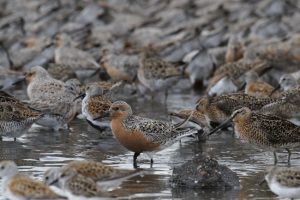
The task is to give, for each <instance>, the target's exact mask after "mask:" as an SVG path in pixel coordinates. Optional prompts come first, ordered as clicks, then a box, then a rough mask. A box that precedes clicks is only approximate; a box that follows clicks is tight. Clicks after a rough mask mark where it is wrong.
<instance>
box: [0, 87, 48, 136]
mask: <svg viewBox="0 0 300 200" xmlns="http://www.w3.org/2000/svg"><path fill="white" fill-rule="evenodd" d="M42 116H43V114H42V113H41V112H38V111H36V110H33V109H31V108H29V107H28V106H27V105H25V104H24V103H22V102H21V101H19V100H18V99H16V98H15V97H13V96H11V95H9V94H7V93H5V92H3V91H0V121H1V122H0V135H1V136H5V137H12V138H14V140H16V138H17V137H20V136H21V135H23V134H24V133H26V132H27V130H28V129H29V128H30V127H31V125H32V124H33V123H34V122H36V121H37V120H39V119H40V118H41V117H42Z"/></svg>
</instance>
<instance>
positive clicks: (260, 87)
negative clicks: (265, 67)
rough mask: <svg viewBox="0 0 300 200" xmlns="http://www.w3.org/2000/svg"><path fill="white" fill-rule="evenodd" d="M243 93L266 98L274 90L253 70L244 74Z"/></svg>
mask: <svg viewBox="0 0 300 200" xmlns="http://www.w3.org/2000/svg"><path fill="white" fill-rule="evenodd" d="M245 81H246V86H245V93H246V94H249V95H251V96H255V97H257V98H268V97H269V96H270V95H271V93H272V92H273V90H274V87H273V86H272V85H270V84H268V83H266V82H264V81H262V80H260V79H259V76H258V74H257V73H256V72H255V71H252V70H251V71H248V72H246V74H245Z"/></svg>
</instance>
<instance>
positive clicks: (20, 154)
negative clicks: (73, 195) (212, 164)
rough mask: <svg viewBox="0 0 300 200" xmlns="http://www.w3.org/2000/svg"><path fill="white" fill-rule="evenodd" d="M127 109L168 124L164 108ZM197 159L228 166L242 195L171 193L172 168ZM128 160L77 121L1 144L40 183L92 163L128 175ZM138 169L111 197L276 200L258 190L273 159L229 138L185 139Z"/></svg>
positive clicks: (3, 153) (172, 105) (184, 99)
mask: <svg viewBox="0 0 300 200" xmlns="http://www.w3.org/2000/svg"><path fill="white" fill-rule="evenodd" d="M196 99H197V97H196V96H195V95H194V94H192V92H191V91H185V92H184V93H183V94H182V92H180V94H179V93H178V94H172V95H170V96H169V98H168V104H169V105H168V110H176V109H180V108H184V107H186V108H190V107H192V106H193V105H194V104H195V102H196ZM129 103H130V104H131V105H132V106H133V107H134V112H135V113H137V114H140V115H142V116H146V117H151V118H156V119H165V120H168V119H169V118H168V116H167V114H166V113H167V111H166V109H165V105H164V104H162V103H159V102H151V103H148V102H147V101H146V100H142V99H139V100H137V101H133V100H132V101H129ZM108 131H109V130H108ZM293 152H295V151H293ZM199 153H205V154H207V155H210V156H212V157H213V158H215V159H217V160H218V161H219V162H220V164H224V165H227V166H228V167H229V168H230V169H232V170H233V171H235V172H237V173H238V175H239V177H240V182H241V188H240V190H229V191H223V190H219V191H207V190H205V191H201V190H198V191H193V190H186V189H180V190H179V189H175V188H172V187H171V186H170V184H169V182H168V180H169V177H170V176H171V174H172V169H173V167H174V166H176V165H179V164H181V163H183V162H184V161H186V160H189V159H191V158H192V157H193V156H194V155H195V154H199ZM132 156H133V153H132V152H129V151H127V150H126V149H125V148H123V147H122V146H121V145H119V144H118V142H117V141H116V140H115V139H114V138H112V137H107V136H106V134H102V133H100V132H98V131H97V130H95V129H93V128H91V127H89V126H88V125H87V123H86V122H85V121H83V120H79V119H77V120H74V121H73V122H72V123H71V131H69V132H68V131H65V132H57V133H55V132H53V131H49V130H45V129H43V128H40V127H33V128H32V129H31V130H30V132H29V133H28V134H26V135H25V136H23V137H22V138H19V139H18V141H17V142H13V141H9V140H7V139H6V138H4V141H2V142H0V157H1V160H2V159H10V160H14V161H16V162H17V164H18V165H19V166H20V170H21V171H23V172H24V171H26V173H29V174H30V175H32V176H35V177H37V178H39V179H41V176H42V174H43V172H44V171H45V170H47V169H48V168H49V167H52V166H61V165H63V164H65V163H67V162H69V161H70V160H74V159H78V160H80V159H92V160H96V161H102V162H104V163H106V164H108V165H112V166H115V167H119V168H127V169H132ZM279 156H280V157H279V159H280V161H282V162H283V161H284V162H285V161H286V154H281V155H279ZM291 162H292V164H293V165H300V159H299V154H297V153H296V152H295V153H293V155H292V160H291ZM138 163H139V165H140V168H143V169H145V170H150V172H149V174H148V175H145V176H144V177H134V178H132V179H130V180H128V181H127V182H125V183H123V184H122V185H121V188H120V189H117V190H116V191H114V193H115V194H117V195H118V196H123V197H131V198H136V199H154V198H160V199H171V198H182V199H211V198H213V199H249V198H255V199H258V198H259V199H270V198H275V196H274V195H273V194H272V193H271V192H270V191H269V190H268V189H267V186H258V182H259V181H260V180H261V179H262V178H263V170H264V169H265V167H266V165H271V164H272V163H273V156H272V153H271V152H268V151H263V150H261V149H258V148H255V147H252V146H251V145H250V144H247V143H242V142H241V141H240V140H238V139H235V138H234V137H233V136H232V134H228V133H222V134H220V135H214V136H212V137H211V138H210V139H209V141H207V142H206V143H199V142H197V140H196V139H195V138H184V139H183V140H182V141H181V143H179V142H178V143H175V144H174V145H172V146H171V147H170V148H167V149H165V150H163V151H161V152H158V153H157V154H155V155H154V165H153V168H150V163H149V159H148V157H147V156H146V155H143V154H142V155H141V156H140V157H139V160H138ZM280 164H282V165H284V164H285V163H280ZM24 173H25V172H24ZM0 196H1V194H0Z"/></svg>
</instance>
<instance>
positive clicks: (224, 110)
mask: <svg viewBox="0 0 300 200" xmlns="http://www.w3.org/2000/svg"><path fill="white" fill-rule="evenodd" d="M273 101H275V100H273V99H270V98H263V99H258V98H256V97H253V96H250V95H247V94H243V93H233V94H228V95H222V96H217V97H203V98H201V99H200V100H199V101H198V102H197V106H196V109H197V110H198V111H200V112H202V113H203V114H204V115H205V116H206V120H207V123H208V124H209V125H210V126H214V125H215V124H220V123H222V122H223V121H225V120H226V119H228V117H230V115H231V114H232V112H233V111H234V110H236V109H238V108H241V107H249V108H251V109H252V110H259V109H261V108H262V107H263V106H264V105H267V104H269V103H271V102H273Z"/></svg>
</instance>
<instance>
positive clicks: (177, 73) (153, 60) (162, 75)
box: [137, 50, 183, 101]
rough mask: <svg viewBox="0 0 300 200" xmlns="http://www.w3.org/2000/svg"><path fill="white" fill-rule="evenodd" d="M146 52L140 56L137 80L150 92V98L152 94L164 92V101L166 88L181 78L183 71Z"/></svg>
mask: <svg viewBox="0 0 300 200" xmlns="http://www.w3.org/2000/svg"><path fill="white" fill-rule="evenodd" d="M148 51H149V50H145V51H143V52H142V53H141V54H140V60H139V69H138V74H137V76H138V79H139V81H140V83H141V84H142V85H143V86H144V87H145V88H147V89H148V90H150V91H151V93H152V98H153V97H154V96H153V95H154V92H157V91H165V101H166V100H167V96H168V88H170V86H171V85H172V84H174V83H175V82H176V80H178V78H179V77H181V76H183V70H180V68H179V67H176V66H175V65H173V64H172V63H170V62H167V61H164V60H162V59H161V58H159V57H157V56H154V55H153V54H152V52H150V53H149V52H148Z"/></svg>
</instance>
